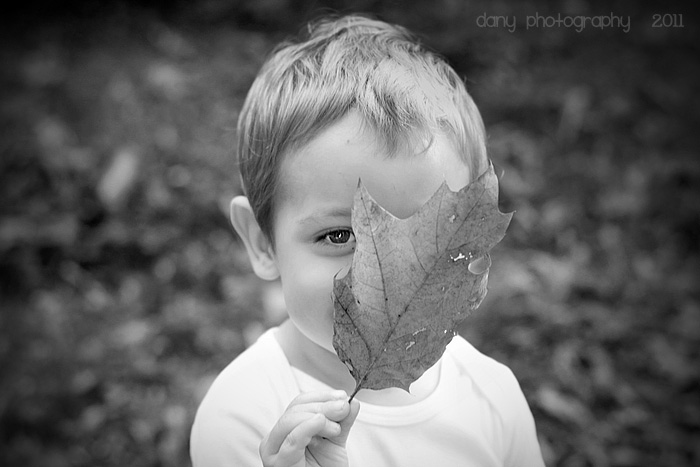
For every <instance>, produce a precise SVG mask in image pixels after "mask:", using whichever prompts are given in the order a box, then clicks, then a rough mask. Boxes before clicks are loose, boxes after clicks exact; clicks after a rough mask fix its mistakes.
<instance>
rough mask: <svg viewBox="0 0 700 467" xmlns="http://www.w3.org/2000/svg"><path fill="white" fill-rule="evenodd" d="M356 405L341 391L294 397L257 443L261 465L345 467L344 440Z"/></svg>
mask: <svg viewBox="0 0 700 467" xmlns="http://www.w3.org/2000/svg"><path fill="white" fill-rule="evenodd" d="M359 410H360V404H359V403H358V402H357V401H353V402H352V404H348V395H347V394H346V393H345V391H328V392H307V393H303V394H300V395H299V396H298V397H296V398H295V399H294V400H293V401H292V403H291V404H289V407H287V410H285V412H284V414H282V416H281V417H280V419H279V420H278V421H277V424H276V425H275V426H274V427H273V428H272V431H270V433H269V434H268V435H267V436H266V437H265V438H264V439H263V440H262V443H260V457H261V458H262V461H263V465H264V466H265V467H308V466H320V467H336V466H338V467H340V466H342V467H346V466H347V465H348V457H347V454H346V452H345V441H347V439H348V433H349V431H350V427H351V426H352V424H353V423H354V422H355V418H357V413H358V412H359Z"/></svg>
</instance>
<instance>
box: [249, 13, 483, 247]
mask: <svg viewBox="0 0 700 467" xmlns="http://www.w3.org/2000/svg"><path fill="white" fill-rule="evenodd" d="M351 110H356V111H358V112H359V114H360V115H361V116H362V117H363V120H364V122H365V123H366V126H367V127H368V128H370V129H371V130H372V131H373V132H374V133H375V134H376V136H377V137H378V140H379V141H382V142H383V143H384V145H385V149H386V150H387V153H388V154H389V155H393V154H395V153H396V152H397V149H398V148H399V147H400V146H401V145H402V144H406V142H407V141H409V140H411V141H416V139H415V138H416V137H418V138H420V140H421V141H432V137H433V136H434V135H435V134H436V132H442V133H444V134H445V135H447V136H448V137H449V138H450V139H451V141H452V142H453V144H455V146H456V149H457V150H458V151H459V152H460V154H461V155H462V157H463V160H464V162H465V163H466V164H467V165H468V166H469V168H470V173H471V176H472V178H476V176H478V174H481V173H482V172H483V171H484V170H485V169H486V167H487V165H488V159H487V155H486V142H485V131H484V124H483V121H482V119H481V115H480V114H479V111H478V109H477V107H476V105H475V103H474V101H473V100H472V98H471V97H470V96H469V94H468V93H467V90H466V87H465V85H464V82H463V81H462V80H461V79H460V77H459V76H458V75H457V73H456V72H455V71H454V70H453V69H452V68H451V67H450V66H449V65H448V64H447V62H446V61H445V60H444V59H443V58H442V57H440V56H439V55H437V54H436V53H434V52H432V51H430V50H428V49H427V48H425V47H423V46H422V45H421V44H420V42H419V40H418V39H417V38H416V37H415V36H413V35H412V34H411V33H409V32H408V31H407V30H406V29H405V28H403V27H401V26H397V25H391V24H387V23H385V22H382V21H378V20H375V19H371V18H368V17H364V16H360V15H350V16H345V17H341V18H325V19H322V20H318V21H316V22H313V23H310V24H309V27H308V34H307V35H306V37H305V38H302V40H299V41H286V42H283V43H281V44H280V45H279V46H277V47H276V48H275V49H274V50H273V51H272V53H271V55H270V56H269V57H268V59H267V61H266V62H265V63H264V65H263V66H262V68H261V70H260V72H259V73H258V76H257V78H256V79H255V81H254V82H253V85H252V86H251V89H250V91H249V93H248V96H247V97H246V101H245V103H244V105H243V108H242V110H241V113H240V116H239V120H238V162H239V168H240V172H241V180H242V184H243V190H244V192H245V193H246V195H247V196H248V198H249V200H250V204H251V207H252V209H253V212H254V214H255V218H256V220H257V222H258V224H259V225H260V228H261V230H262V231H263V232H264V233H265V235H266V236H267V237H268V238H269V239H270V240H271V241H274V238H273V229H272V226H273V221H274V210H275V198H276V193H277V189H278V187H279V175H280V174H279V172H280V166H281V162H282V159H283V157H284V155H285V154H287V153H289V152H291V151H294V150H296V149H300V148H301V147H303V146H304V145H305V144H307V143H308V142H310V140H311V139H313V138H314V136H316V135H317V134H318V133H319V132H320V131H321V130H323V129H325V128H327V127H328V126H329V125H331V124H333V123H334V122H336V121H338V120H339V119H340V118H342V117H343V116H345V115H346V114H347V113H348V112H349V111H351ZM428 144H430V143H428Z"/></svg>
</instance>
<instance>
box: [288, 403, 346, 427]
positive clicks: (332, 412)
mask: <svg viewBox="0 0 700 467" xmlns="http://www.w3.org/2000/svg"><path fill="white" fill-rule="evenodd" d="M288 412H306V413H322V414H324V415H325V416H326V417H327V418H328V419H329V420H333V421H336V422H339V421H340V420H342V419H344V418H345V417H347V415H348V413H349V406H348V402H347V400H346V399H338V400H330V401H326V402H309V403H306V404H300V405H295V406H290V407H289V409H288Z"/></svg>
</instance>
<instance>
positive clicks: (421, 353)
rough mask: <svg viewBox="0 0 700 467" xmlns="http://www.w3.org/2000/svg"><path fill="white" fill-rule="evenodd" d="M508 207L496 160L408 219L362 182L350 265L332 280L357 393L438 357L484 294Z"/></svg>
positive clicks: (416, 373)
mask: <svg viewBox="0 0 700 467" xmlns="http://www.w3.org/2000/svg"><path fill="white" fill-rule="evenodd" d="M511 217H512V214H503V213H501V212H500V211H499V210H498V180H497V178H496V176H495V174H494V171H493V167H490V168H489V170H488V171H487V172H485V173H484V174H483V175H482V176H481V177H479V178H478V179H477V180H475V181H474V182H473V183H471V184H470V185H468V186H466V187H465V188H463V189H462V190H460V191H458V192H453V191H451V190H450V189H449V188H448V187H447V184H445V183H443V184H442V185H441V186H440V188H439V189H438V190H437V191H436V192H435V194H434V195H433V196H432V197H431V198H430V199H429V200H428V201H427V202H426V204H425V205H423V206H422V207H421V208H420V210H418V212H416V213H415V214H414V215H413V216H411V217H409V218H407V219H398V218H396V217H394V216H393V215H391V214H390V213H389V212H387V211H386V210H384V209H383V208H382V207H381V206H379V205H378V204H377V203H376V202H375V201H374V199H372V197H371V196H370V194H369V193H368V192H367V190H366V189H365V187H364V186H363V185H362V183H360V185H359V186H358V189H357V192H356V193H355V201H354V206H353V212H352V227H353V230H354V232H355V236H356V239H357V247H356V250H355V254H354V257H353V262H352V267H351V268H350V271H349V272H348V274H347V275H346V276H345V277H343V278H342V279H336V280H335V283H334V290H333V292H334V306H335V323H334V337H333V346H334V347H335V350H336V352H337V353H338V356H339V357H340V359H341V360H342V361H343V362H344V363H345V365H346V366H347V367H348V369H349V370H350V373H351V374H352V376H353V377H354V378H355V381H356V383H357V386H356V388H355V392H354V393H353V396H354V394H355V393H357V391H358V390H359V389H361V388H367V389H383V388H388V387H399V388H402V389H404V390H406V391H408V388H409V386H410V384H411V383H412V382H413V381H415V380H416V379H418V378H419V377H420V376H421V375H422V374H423V372H424V371H425V370H426V369H428V368H430V367H431V366H432V365H434V364H435V362H437V360H438V359H439V358H440V357H441V356H442V354H443V352H444V350H445V347H446V346H447V344H448V343H449V342H450V341H451V340H452V337H453V336H454V328H455V326H456V325H457V324H458V323H459V322H460V321H461V320H462V319H464V318H465V317H466V316H467V315H468V314H469V312H470V311H471V310H474V309H475V308H477V307H478V306H479V304H480V303H481V301H482V300H483V298H484V296H485V295H486V283H487V277H488V269H489V266H490V265H491V259H490V256H489V254H488V252H489V250H490V249H491V248H492V247H493V246H494V245H495V244H496V243H498V242H499V241H500V240H501V239H502V238H503V236H504V235H505V231H506V228H507V227H508V224H509V222H510V219H511ZM351 397H352V396H351Z"/></svg>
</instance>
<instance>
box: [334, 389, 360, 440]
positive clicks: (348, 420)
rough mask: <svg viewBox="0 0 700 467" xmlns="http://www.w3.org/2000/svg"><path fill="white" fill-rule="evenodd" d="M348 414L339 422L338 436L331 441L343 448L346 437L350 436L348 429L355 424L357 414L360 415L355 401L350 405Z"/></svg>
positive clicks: (358, 404) (357, 403)
mask: <svg viewBox="0 0 700 467" xmlns="http://www.w3.org/2000/svg"><path fill="white" fill-rule="evenodd" d="M349 412H350V413H348V415H347V417H345V419H343V420H342V421H341V422H340V434H339V435H338V437H337V438H335V439H334V440H333V442H334V443H337V444H339V445H340V446H345V442H346V441H347V440H348V435H349V434H350V428H352V425H353V424H354V423H355V420H356V419H357V414H358V413H360V403H359V402H358V401H357V399H355V400H353V401H352V402H351V403H350V410H349Z"/></svg>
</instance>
